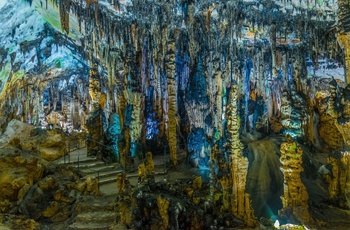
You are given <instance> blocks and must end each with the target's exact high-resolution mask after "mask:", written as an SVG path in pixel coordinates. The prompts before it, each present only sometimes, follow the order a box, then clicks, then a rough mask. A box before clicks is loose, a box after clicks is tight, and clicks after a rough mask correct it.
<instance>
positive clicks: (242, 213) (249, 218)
mask: <svg viewBox="0 0 350 230" xmlns="http://www.w3.org/2000/svg"><path fill="white" fill-rule="evenodd" d="M237 100H238V99H237V85H232V88H231V92H230V99H229V104H228V106H227V130H228V133H229V146H230V147H229V148H230V150H231V155H230V173H231V180H232V181H231V193H232V194H231V197H232V198H231V208H232V213H233V215H235V216H237V217H239V218H242V219H243V220H244V221H245V222H246V225H247V226H251V227H252V226H255V224H256V219H255V216H254V210H253V208H252V207H251V200H250V196H249V194H248V193H246V192H245V187H246V181H247V172H248V164H249V162H248V158H246V157H244V156H243V153H242V150H243V144H242V143H241V141H240V139H239V128H240V120H239V116H238V115H237Z"/></svg>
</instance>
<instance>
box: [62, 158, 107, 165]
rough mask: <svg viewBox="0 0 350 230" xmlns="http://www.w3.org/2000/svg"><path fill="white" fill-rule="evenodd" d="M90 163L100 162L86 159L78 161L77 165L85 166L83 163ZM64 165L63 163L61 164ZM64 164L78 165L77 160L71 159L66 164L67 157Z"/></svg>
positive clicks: (95, 159)
mask: <svg viewBox="0 0 350 230" xmlns="http://www.w3.org/2000/svg"><path fill="white" fill-rule="evenodd" d="M92 162H101V161H100V160H98V159H97V158H95V157H91V158H86V159H80V160H79V163H80V164H85V163H92ZM62 163H63V164H64V162H62ZM66 164H68V165H77V164H78V160H77V159H74V160H73V159H71V161H70V162H68V157H66Z"/></svg>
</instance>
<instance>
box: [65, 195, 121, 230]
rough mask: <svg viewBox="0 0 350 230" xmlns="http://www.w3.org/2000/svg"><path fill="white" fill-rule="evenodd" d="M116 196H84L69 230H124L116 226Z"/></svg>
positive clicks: (75, 211) (76, 207)
mask: <svg viewBox="0 0 350 230" xmlns="http://www.w3.org/2000/svg"><path fill="white" fill-rule="evenodd" d="M114 207H115V196H114V195H109V196H107V195H105V196H83V197H82V198H81V199H80V200H79V201H78V202H77V204H76V206H75V208H74V213H78V214H77V215H76V216H75V217H74V221H73V223H72V224H71V225H69V227H68V230H107V229H110V230H114V229H115V230H124V229H127V228H126V227H125V226H124V225H121V224H116V217H117V215H118V213H117V211H116V210H114Z"/></svg>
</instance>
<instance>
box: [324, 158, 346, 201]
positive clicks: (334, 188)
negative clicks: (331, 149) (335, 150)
mask: <svg viewBox="0 0 350 230" xmlns="http://www.w3.org/2000/svg"><path fill="white" fill-rule="evenodd" d="M327 163H328V164H329V165H330V166H331V172H330V174H327V175H326V180H327V182H328V192H329V195H330V199H331V200H333V201H334V202H335V203H338V205H340V206H343V207H349V205H350V193H349V192H350V187H349V186H350V177H349V169H350V167H349V153H348V152H342V153H340V154H338V155H335V154H334V155H333V156H332V155H331V156H329V157H328V159H327ZM337 200H338V202H337Z"/></svg>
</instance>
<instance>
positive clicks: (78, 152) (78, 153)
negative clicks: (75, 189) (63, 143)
mask: <svg viewBox="0 0 350 230" xmlns="http://www.w3.org/2000/svg"><path fill="white" fill-rule="evenodd" d="M79 158H80V152H78V173H79V172H80V169H79V167H80V159H79Z"/></svg>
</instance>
